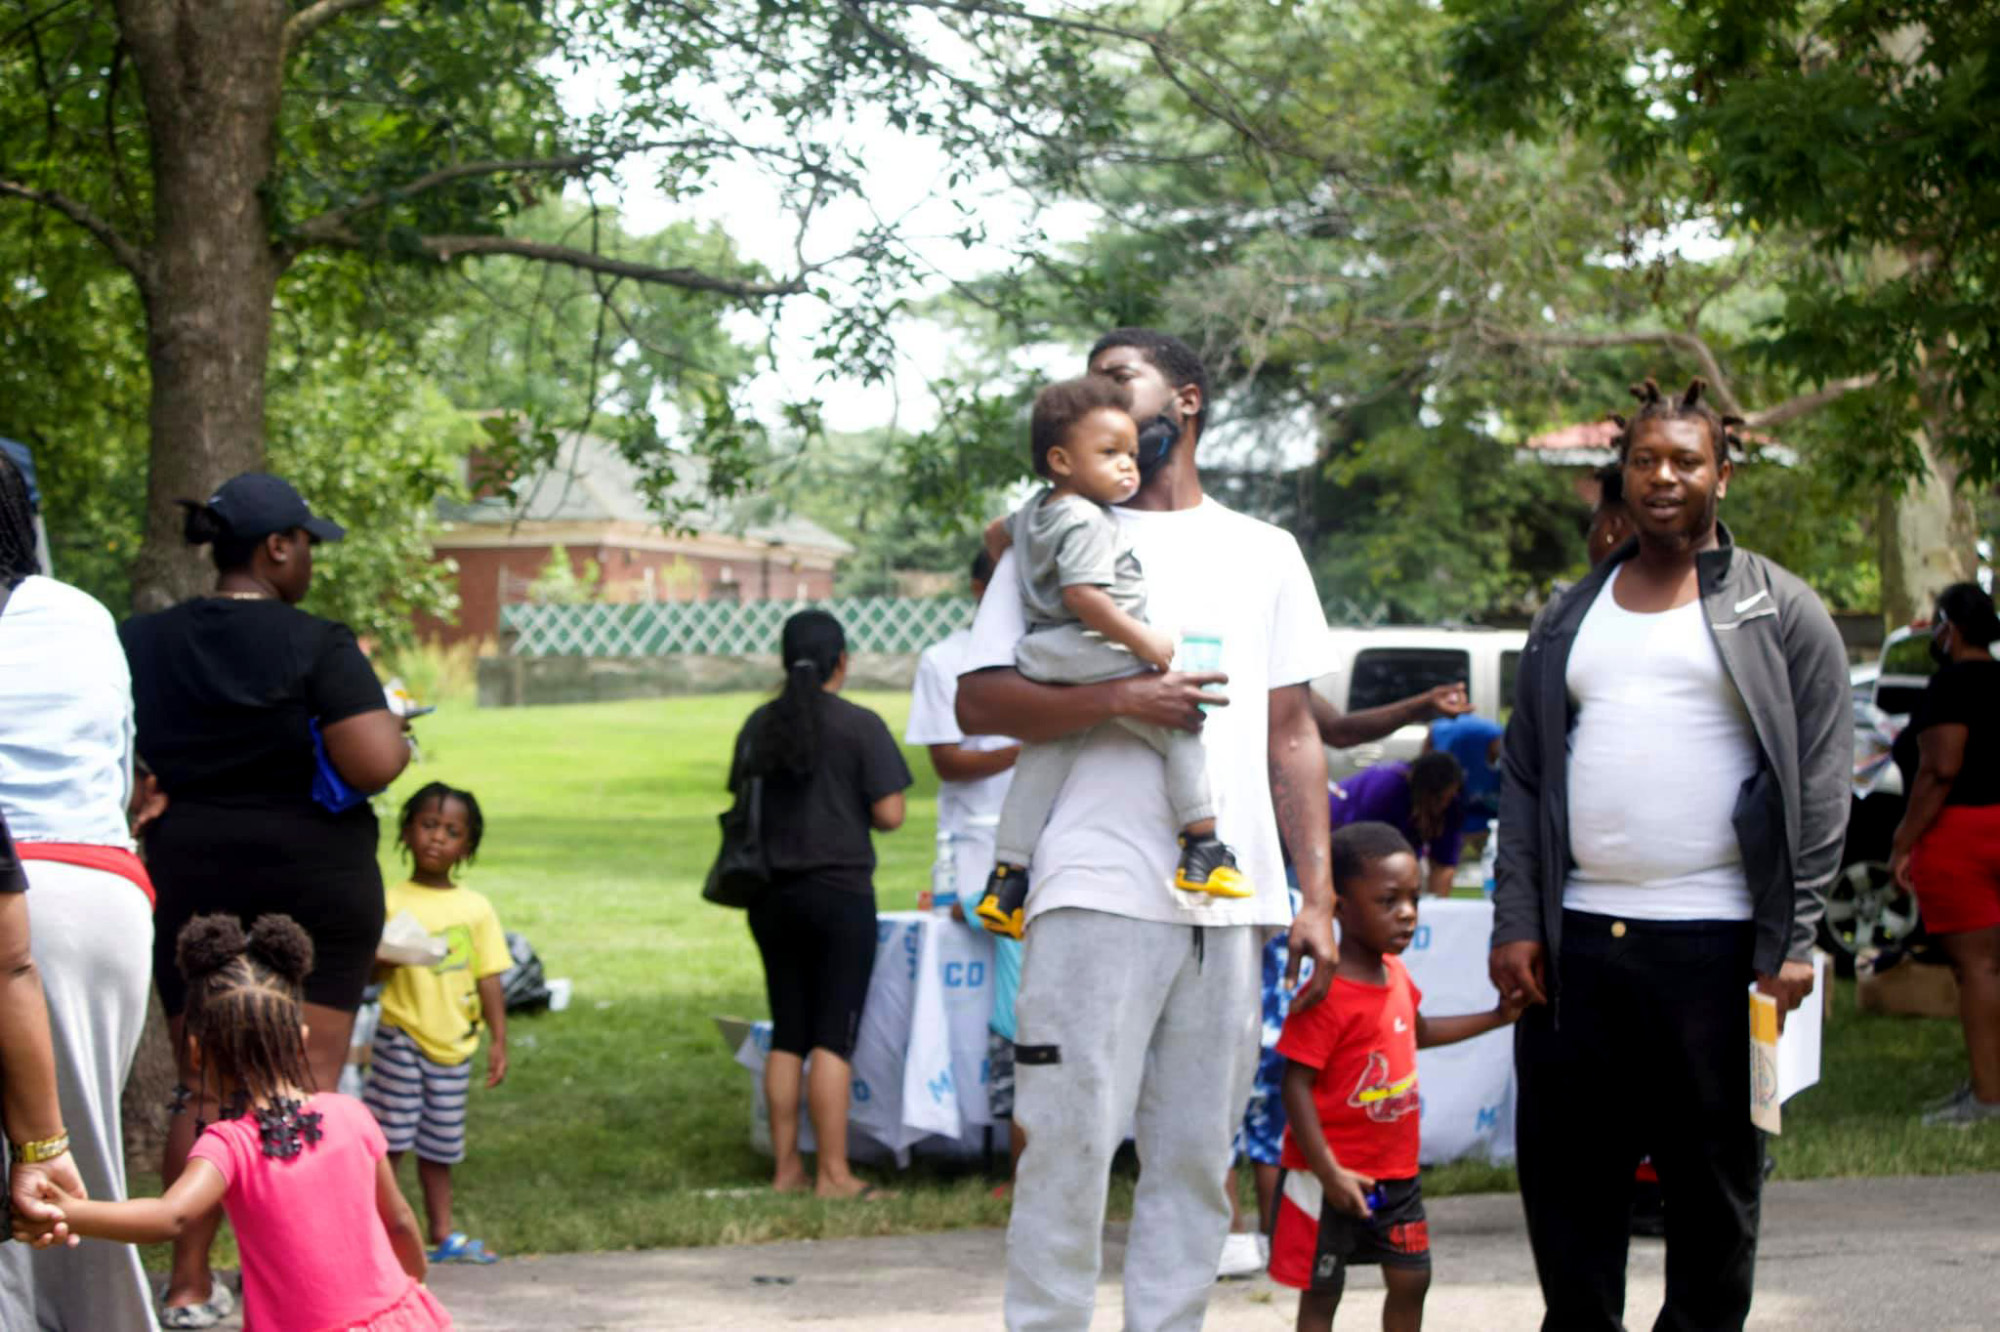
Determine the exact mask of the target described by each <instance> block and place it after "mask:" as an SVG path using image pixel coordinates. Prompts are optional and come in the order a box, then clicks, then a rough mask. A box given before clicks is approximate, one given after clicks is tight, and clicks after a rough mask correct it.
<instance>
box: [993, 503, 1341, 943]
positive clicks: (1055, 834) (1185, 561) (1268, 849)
mask: <svg viewBox="0 0 2000 1332" xmlns="http://www.w3.org/2000/svg"><path fill="white" fill-rule="evenodd" d="M1113 512H1114V513H1116V514H1117V515H1118V520H1119V522H1120V523H1121V524H1123V525H1124V527H1125V530H1126V531H1127V532H1128V533H1129V534H1130V536H1131V538H1132V544H1133V548H1134V549H1135V550H1136V552H1137V553H1138V556H1139V563H1140V565H1141V566H1142V567H1143V568H1144V571H1145V578H1146V600H1147V607H1148V618H1149V619H1150V621H1151V622H1152V624H1153V625H1154V626H1155V627H1157V628H1160V629H1163V630H1165V631H1166V632H1168V633H1170V634H1174V635H1176V636H1179V635H1180V634H1181V633H1183V632H1201V633H1208V634H1215V635H1217V636H1219V637H1220V638H1221V640H1222V669H1223V671H1224V672H1225V673H1226V674H1227V675H1228V676H1229V684H1228V685H1227V687H1226V690H1227V693H1228V695H1229V698H1230V704H1229V706H1228V707H1226V708H1216V709H1214V710H1213V711H1211V712H1210V713H1209V717H1208V723H1207V725H1206V726H1205V727H1204V728H1203V730H1202V738H1203V742H1204V744H1205V746H1206V748H1207V751H1208V781H1209V786H1210V788H1211V789H1212V790H1213V792H1214V795H1215V800H1216V806H1217V814H1216V821H1217V822H1216V830H1217V833H1218V834H1219V835H1220V836H1221V838H1222V840H1223V841H1225V842H1227V843H1229V845H1230V846H1231V847H1232V848H1233V849H1234V850H1235V852H1236V858H1237V864H1238V865H1239V866H1240V867H1241V869H1242V870H1243V872H1244V873H1245V874H1246V875H1248V876H1249V878H1250V881H1251V883H1252V885H1253V886H1254V887H1255V889H1256V895H1255V896H1254V897H1249V898H1241V899H1234V900H1232V899H1228V898H1220V897H1204V898H1201V899H1198V901H1196V904H1194V905H1190V904H1189V902H1190V901H1191V900H1195V899H1193V898H1192V895H1191V894H1186V893H1177V892H1175V891H1173V889H1171V888H1170V887H1169V886H1168V884H1169V882H1170V881H1171V880H1172V878H1173V873H1174V867H1175V865H1176V864H1178V863H1179V859H1180V848H1179V846H1178V845H1177V844H1176V842H1175V833H1176V828H1175V824H1174V817H1173V812H1172V810H1171V809H1170V808H1169V806H1168V804H1167V775H1166V764H1165V763H1163V762H1162V761H1161V759H1160V756H1159V755H1158V754H1156V753H1155V752H1154V751H1153V750H1152V749H1151V748H1149V747H1148V746H1147V745H1146V744H1145V742H1144V741H1142V740H1140V739H1139V738H1138V737H1137V736H1134V735H1132V734H1131V733H1130V732H1128V731H1125V730H1123V729H1122V728H1120V727H1117V726H1100V727H1098V728H1097V729H1096V730H1095V731H1093V732H1092V733H1091V735H1090V736H1089V738H1088V739H1087V740H1086V741H1085V743H1084V746H1083V749H1082V752H1081V753H1079V754H1078V756H1077V759H1076V763H1075V765H1074V766H1073V767H1071V769H1070V774H1069V780H1068V781H1067V782H1065V783H1064V784H1063V789H1062V792H1061V794H1060V795H1058V796H1057V798H1056V805H1055V810H1054V811H1053V812H1052V813H1051V814H1050V816H1049V822H1048V826H1047V827H1045V828H1044V829H1043V830H1042V836H1041V840H1040V841H1039V842H1037V843H1036V846H1035V855H1034V859H1033V861H1032V862H1031V864H1030V866H1029V872H1030V875H1031V879H1030V882H1031V885H1032V886H1031V888H1030V891H1029V896H1028V917H1029V919H1031V920H1032V919H1033V918H1034V917H1036V916H1038V915H1040V914H1041V913H1042V912H1044V911H1052V910H1055V909H1056V908H1058V907H1083V908H1086V909H1088V910H1092V911H1103V912H1108V913H1110V914H1112V915H1118V916H1129V917H1132V918H1135V919H1138V920H1153V921H1163V922H1166V923H1169V924H1197V925H1286V924H1289V923H1290V922H1291V919H1292V909H1291V900H1290V896H1289V895H1288V894H1287V892H1286V890H1285V867H1284V857H1283V854H1282V852H1281V851H1280V849H1279V844H1278V821H1277V815H1276V813H1275V812H1274V811H1273V809H1272V806H1271V777H1270V768H1269V753H1270V709H1269V706H1268V698H1269V695H1270V691H1271V690H1273V689H1277V688H1281V687H1283V686H1286V685H1295V684H1303V683H1305V682H1306V681H1309V680H1311V679H1313V678H1314V677H1315V676H1319V675H1324V674H1325V673H1326V672H1327V671H1328V670H1330V669H1331V668H1332V665H1333V663H1332V660H1331V657H1332V646H1331V639H1330V636H1329V635H1328V633H1327V629H1326V614H1325V612H1324V611H1323V610H1322V609H1321V606H1320V601H1319V595H1318V593H1317V592H1315V591H1314V589H1313V581H1312V574H1311V573H1310V572H1309V571H1308V570H1307V569H1306V562H1305V558H1304V556H1302V555H1301V554H1300V553H1299V546H1298V542H1297V541H1295V540H1293V538H1292V535H1291V534H1290V533H1289V532H1286V531H1285V530H1283V529H1282V528H1278V527H1273V526H1271V525H1270V524H1269V523H1263V522H1259V521H1257V520H1256V519H1254V518H1248V517H1245V516H1244V515H1242V514H1240V513H1236V512H1234V511H1232V510H1230V509H1227V508H1225V507H1223V506H1222V505H1220V504H1218V503H1216V502H1215V501H1214V500H1209V499H1204V500H1203V501H1202V502H1201V503H1200V504H1199V505H1197V506H1196V507H1194V508H1192V509H1180V510H1176V511H1174V512H1171V513H1142V512H1135V511H1133V510H1130V509H1116V510H1113ZM1013 558H1014V557H1013V552H1011V551H1009V552H1008V554H1007V555H1006V556H1005V557H1004V558H1003V559H1002V560H1001V561H1000V567H999V568H997V569H995V570H994V571H993V581H992V583H991V584H990V585H989V587H988V590H987V593H986V600H985V601H984V602H982V603H981V605H980V607H979V617H978V619H976V620H975V621H974V622H973V626H972V647H971V650H970V652H969V653H968V654H967V655H966V658H965V664H964V669H965V670H966V671H967V672H971V671H977V670H984V669H986V668H989V667H995V666H1008V667H1011V666H1012V665H1013V664H1014V644H1015V642H1016V640H1018V639H1019V638H1020V636H1021V634H1022V632H1023V630H1024V628H1025V626H1026V617H1025V615H1024V613H1023V610H1022V606H1021V593H1020V585H1019V581H1018V579H1017V578H1016V576H1015V574H1014V566H1013Z"/></svg>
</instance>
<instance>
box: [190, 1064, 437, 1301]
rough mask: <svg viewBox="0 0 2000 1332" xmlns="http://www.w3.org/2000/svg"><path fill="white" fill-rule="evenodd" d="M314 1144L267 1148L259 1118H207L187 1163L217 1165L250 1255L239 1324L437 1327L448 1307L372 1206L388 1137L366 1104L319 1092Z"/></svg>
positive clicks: (225, 1203)
mask: <svg viewBox="0 0 2000 1332" xmlns="http://www.w3.org/2000/svg"><path fill="white" fill-rule="evenodd" d="M314 1111H317V1112H318V1114H319V1116H320V1125H319V1127H320V1133H321V1137H320V1139H319V1141H317V1142H314V1143H310V1144H306V1143H301V1145H300V1148H299V1152H298V1154H297V1155H296V1156H292V1157H289V1158H283V1157H276V1156H266V1155H265V1154H264V1149H263V1144H262V1141H261V1139H260V1137H259V1134H258V1126H257V1120H256V1117H255V1116H253V1115H246V1116H244V1117H243V1118H241V1119H232V1120H224V1121H222V1122H220V1123H215V1124H211V1125H209V1126H208V1129H207V1131H206V1132H204V1133H203V1134H202V1135H201V1137H200V1139H199V1140H198V1141H196V1143H195V1145H194V1150H193V1151H191V1152H190V1153H188V1157H189V1159H190V1160H197V1161H207V1162H208V1163H209V1164H210V1165H212V1166H214V1167H215V1168H216V1169H217V1170H220V1171H221V1172H222V1177H223V1179H224V1180H226V1181H227V1182H228V1185H229V1191H228V1192H227V1193H225V1194H223V1196H222V1208H223V1210H224V1211H225V1212H227V1213H228V1214H229V1224H230V1225H231V1226H233V1227H234V1228H235V1230H236V1244H237V1248H238V1249H239V1250H240V1251H241V1252H242V1255H243V1327H244V1332H334V1330H335V1329H339V1330H340V1332H437V1330H438V1329H445V1328H449V1327H450V1326H451V1315H450V1314H447V1313H446V1312H445V1311H444V1306H443V1305H441V1304H439V1303H438V1302H437V1301H436V1300H435V1299H433V1298H432V1297H431V1293H430V1292H429V1291H428V1290H426V1289H424V1288H423V1287H422V1286H420V1285H418V1284H417V1283H416V1282H415V1281H414V1280H412V1279H411V1278H410V1276H409V1274H408V1273H406V1272H404V1271H403V1268H402V1264H400V1263H398V1262H397V1261H396V1253H395V1250H394V1249H392V1248H391V1247H390V1246H389V1232H388V1230H387V1229H385V1228H384V1227H383V1225H382V1218H381V1217H380V1216H379V1215H378V1214H377V1212H376V1210H375V1163H376V1162H378V1161H380V1160H381V1159H382V1158H383V1157H384V1156H386V1155H387V1154H388V1151H389V1146H388V1143H387V1142H385V1141H384V1140H383V1138H382V1130H381V1129H380V1128H378V1127H377V1126H376V1123H375V1117H374V1116H373V1115H370V1114H369V1113H368V1111H367V1109H366V1108H365V1107H364V1106H363V1105H362V1104H361V1102H359V1101H357V1100H355V1099H354V1098H353V1097H351V1096H340V1095H337V1094H334V1093H330V1092H321V1093H319V1094H318V1095H316V1096H313V1097H311V1098H310V1099H309V1100H307V1101H306V1103H305V1105H304V1107H303V1109H302V1110H301V1113H302V1114H305V1113H311V1112H314Z"/></svg>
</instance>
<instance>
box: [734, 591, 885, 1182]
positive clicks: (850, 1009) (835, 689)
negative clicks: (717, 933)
mask: <svg viewBox="0 0 2000 1332" xmlns="http://www.w3.org/2000/svg"><path fill="white" fill-rule="evenodd" d="M782 656H783V660H784V663H785V686H784V692H782V693H781V694H779V695H778V697H777V698H776V699H775V700H773V701H772V702H770V703H767V704H765V705H764V706H763V707H761V708H759V709H757V711H755V712H753V713H751V714H750V719H749V720H748V721H747V722H745V723H744V724H743V730H742V733H741V734H740V735H739V736H738V737H737V741H736V758H735V760H734V761H733V762H732V764H731V766H730V772H729V785H730V788H731V789H732V790H733V789H735V787H736V786H737V784H738V782H739V781H741V780H742V779H743V778H746V777H753V776H754V777H761V778H763V779H764V800H763V816H764V822H763V830H764V849H765V853H766V856H767V858H768V860H769V863H770V867H771V884H770V887H769V888H768V889H766V890H765V891H764V893H763V894H762V895H761V896H760V897H759V898H758V899H757V900H756V901H755V902H754V903H752V904H751V907H750V912H749V915H750V933H751V936H752V937H753V938H754V939H755V940H756V941H757V951H758V952H759V953H760V954H761V955H762V956H763V960H764V988H765V991H766V993H767V995H768V996H769V998H770V1001H771V1028H772V1031H771V1052H770V1055H769V1056H768V1058H766V1060H765V1062H764V1091H765V1095H766V1096H767V1098H768V1099H769V1101H770V1107H771V1147H772V1149H773V1152H774V1154H775V1155H776V1157H777V1167H776V1170H775V1173H774V1174H773V1176H772V1185H773V1187H775V1188H776V1189H777V1190H778V1191H779V1192H780V1193H799V1192H803V1191H805V1190H806V1189H807V1188H812V1189H813V1190H814V1191H815V1192H816V1193H818V1194H819V1195H820V1196H821V1197H823V1198H853V1197H858V1196H860V1195H862V1194H865V1193H866V1192H868V1186H867V1185H866V1184H864V1183H863V1182H862V1181H861V1180H860V1179H858V1178H856V1177H855V1175H854V1173H853V1172H852V1171H851V1170H849V1169H848V1165H847V1101H848V1096H849V1094H850V1092H851V1084H852V1081H853V1073H852V1069H851V1067H850V1064H849V1061H850V1060H851V1059H852V1058H853V1056H854V1040H855V1036H856V1035H857V1034H858V1033H859V1031H860V1029H861V1005H862V1001H863V1000H864V999H866V998H867V995H868V978H869V975H870V974H871V973H872V972H873V971H874V968H875V880H874V875H875V847H874V843H873V842H872V841H871V840H870V837H869V833H870V830H871V829H872V830H877V831H881V832H893V831H895V830H896V829H897V828H899V827H901V826H902V823H903V792H904V790H905V789H906V788H907V787H908V786H909V785H910V782H911V777H910V769H909V765H908V764H906V763H905V762H904V761H903V751H902V750H901V749H900V748H898V747H897V745H896V741H895V738H894V737H893V736H891V735H890V734H889V728H888V727H887V726H884V725H883V724H882V719H881V718H880V717H878V716H876V715H875V714H874V713H872V712H870V711H868V710H867V709H866V708H862V707H856V706H855V705H854V704H852V703H849V702H848V701H847V700H845V699H843V698H840V697H839V692H840V687H841V685H842V684H843V683H844V682H845V681H846V679H847V636H846V635H845V634H844V633H842V632H841V628H840V621H838V620H836V619H834V618H833V616H831V615H828V614H827V613H826V612H825V611H818V610H807V611H800V612H799V613H798V614H796V615H794V616H792V617H791V619H789V620H787V621H785V630H784V635H783V639H782ZM809 1054H810V1055H811V1056H812V1067H811V1069H810V1070H807V1069H806V1067H805V1063H806V1056H807V1055H809ZM802 1089H803V1092H804V1097H805V1102H806V1107H807V1110H808V1113H809V1114H810V1115H811V1117H812V1126H813V1136H814V1138H815V1139H817V1141H818V1143H819V1159H818V1162H817V1169H816V1172H815V1174H814V1176H813V1177H811V1178H809V1177H808V1176H807V1174H806V1170H805V1165H804V1162H803V1161H802V1160H801V1159H800V1157H799V1127H798V1126H799V1101H800V1095H801V1091H802Z"/></svg>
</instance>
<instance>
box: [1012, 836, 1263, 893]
mask: <svg viewBox="0 0 2000 1332" xmlns="http://www.w3.org/2000/svg"><path fill="white" fill-rule="evenodd" d="M1174 887H1176V888H1178V889H1180V890H1181V891H1182V892H1188V893H1207V894H1209V895H1210V896H1212V897H1254V896H1256V890H1255V889H1253V888H1252V887H1251V886H1250V880H1249V879H1247V878H1245V877H1244V874H1243V871H1242V870H1239V869H1237V868H1236V853H1235V852H1234V851H1231V850H1230V849H1229V848H1228V847H1226V846H1224V845H1223V844H1222V843H1221V842H1220V841H1218V840H1217V839H1216V838H1214V837H1200V838H1190V837H1189V836H1188V835H1187V834H1186V833H1182V834H1181V864H1180V868H1179V869H1177V870H1175V871H1174ZM981 905H982V906H984V904H983V903H982V904H981Z"/></svg>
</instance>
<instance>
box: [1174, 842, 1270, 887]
mask: <svg viewBox="0 0 2000 1332" xmlns="http://www.w3.org/2000/svg"><path fill="white" fill-rule="evenodd" d="M1174 887H1176V888H1178V889H1180V890H1181V891H1182V892H1188V893H1207V894H1209V895H1210V896H1212V897H1254V896H1255V895H1256V893H1255V890H1254V889H1252V888H1251V886H1250V880H1248V879H1246V878H1245V877H1243V871H1241V870H1239V869H1237V868H1236V853H1235V852H1234V851H1231V850H1230V849H1229V848H1228V847H1226V846H1224V845H1223V844H1222V843H1221V842H1220V841H1218V840H1216V839H1215V838H1214V837H1201V838H1190V837H1189V836H1188V835H1187V834H1186V833H1182V834H1181V864H1180V868H1179V869H1177V870H1175V871H1174Z"/></svg>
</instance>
